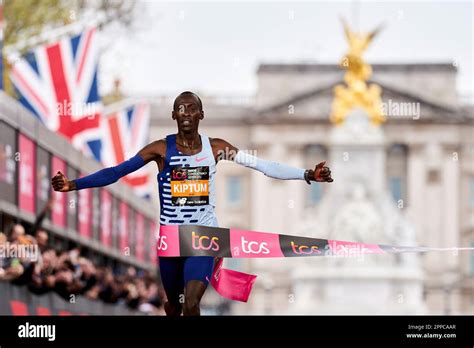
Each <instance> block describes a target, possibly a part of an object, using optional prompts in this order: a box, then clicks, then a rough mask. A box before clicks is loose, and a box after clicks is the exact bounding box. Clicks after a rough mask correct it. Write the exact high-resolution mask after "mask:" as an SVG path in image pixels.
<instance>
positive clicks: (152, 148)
mask: <svg viewBox="0 0 474 348" xmlns="http://www.w3.org/2000/svg"><path fill="white" fill-rule="evenodd" d="M163 142H164V140H157V141H155V142H153V143H151V144H148V145H147V146H145V147H144V148H143V149H141V150H140V151H139V152H138V153H137V154H136V155H135V156H133V157H131V158H129V159H128V160H126V161H124V162H122V163H120V164H118V165H116V166H114V167H107V168H104V169H101V170H99V171H97V172H95V173H92V174H89V175H86V176H84V177H82V178H79V179H75V180H68V178H67V177H66V176H65V175H64V174H63V173H62V172H61V171H58V172H57V174H56V175H55V176H54V177H53V178H52V179H51V185H52V186H53V188H54V190H55V191H59V192H67V191H73V190H82V189H86V188H92V187H101V186H107V185H110V184H113V183H114V182H116V181H117V180H118V179H120V178H121V177H124V176H125V175H128V174H130V173H132V172H134V171H136V170H138V169H140V168H141V167H143V166H144V165H145V164H147V163H148V162H150V161H152V160H155V159H157V158H158V157H160V156H163V154H164V151H166V150H164V149H166V147H165V146H166V144H165V143H163Z"/></svg>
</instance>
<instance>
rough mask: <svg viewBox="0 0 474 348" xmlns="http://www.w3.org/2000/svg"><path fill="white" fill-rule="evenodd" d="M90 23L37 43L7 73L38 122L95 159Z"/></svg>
mask: <svg viewBox="0 0 474 348" xmlns="http://www.w3.org/2000/svg"><path fill="white" fill-rule="evenodd" d="M97 66H98V44H97V35H96V30H95V28H89V29H87V30H85V31H83V32H82V33H81V34H80V35H77V36H73V37H69V36H66V37H63V38H62V39H61V40H60V41H58V42H55V43H52V44H48V45H43V46H40V47H38V48H36V49H35V50H33V51H30V52H28V53H27V54H26V55H24V56H23V57H21V58H20V59H19V60H18V61H16V62H15V63H14V65H13V67H12V71H11V79H12V82H13V84H14V86H15V88H16V89H17V92H18V96H19V100H20V102H21V103H22V104H23V105H24V106H25V107H26V108H28V109H29V110H30V111H31V112H32V113H33V114H34V115H35V116H36V117H37V118H38V119H39V120H40V121H41V122H42V123H44V124H45V125H46V126H47V127H48V128H49V129H51V130H52V131H54V132H57V133H60V134H62V135H63V136H64V137H66V138H67V139H68V140H69V141H70V142H72V143H73V145H74V146H75V147H76V148H78V149H80V150H82V151H83V152H84V153H85V154H86V155H89V156H93V157H95V158H96V159H97V160H99V161H100V153H101V150H100V148H101V142H100V115H101V112H102V103H101V101H100V98H99V94H98V88H97Z"/></svg>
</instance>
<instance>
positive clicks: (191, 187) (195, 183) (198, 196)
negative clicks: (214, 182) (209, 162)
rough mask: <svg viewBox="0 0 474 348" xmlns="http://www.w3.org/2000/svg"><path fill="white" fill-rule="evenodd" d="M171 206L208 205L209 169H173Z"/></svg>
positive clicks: (206, 167)
mask: <svg viewBox="0 0 474 348" xmlns="http://www.w3.org/2000/svg"><path fill="white" fill-rule="evenodd" d="M171 204H172V205H181V206H183V205H187V206H196V205H207V204H209V167H208V166H205V167H181V166H177V167H173V168H172V169H171Z"/></svg>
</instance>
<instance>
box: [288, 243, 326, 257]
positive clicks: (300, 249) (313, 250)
mask: <svg viewBox="0 0 474 348" xmlns="http://www.w3.org/2000/svg"><path fill="white" fill-rule="evenodd" d="M290 245H291V250H293V252H294V253H295V254H296V255H313V254H316V255H320V254H321V250H319V247H318V246H317V245H311V246H307V245H298V244H296V243H295V242H293V241H291V243H290Z"/></svg>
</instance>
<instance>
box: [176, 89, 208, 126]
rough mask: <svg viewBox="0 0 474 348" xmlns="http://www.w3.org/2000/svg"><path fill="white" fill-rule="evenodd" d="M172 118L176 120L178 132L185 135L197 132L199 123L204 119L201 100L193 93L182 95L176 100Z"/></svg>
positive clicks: (187, 92)
mask: <svg viewBox="0 0 474 348" xmlns="http://www.w3.org/2000/svg"><path fill="white" fill-rule="evenodd" d="M172 118H173V120H176V123H177V124H178V130H181V131H183V132H184V133H191V132H193V131H197V129H198V127H199V121H200V120H202V119H203V118H204V111H203V110H202V102H201V99H200V98H199V97H198V96H197V95H196V94H194V93H193V92H189V91H186V92H183V93H181V94H180V95H178V96H177V97H176V99H175V100H174V104H173V113H172Z"/></svg>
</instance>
